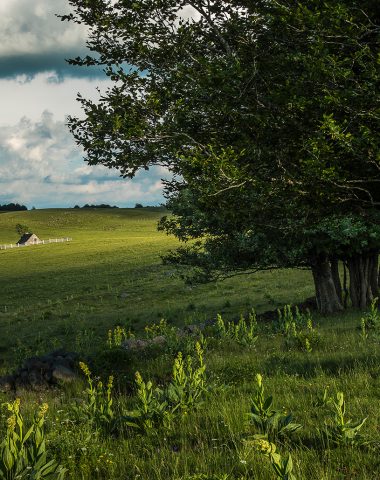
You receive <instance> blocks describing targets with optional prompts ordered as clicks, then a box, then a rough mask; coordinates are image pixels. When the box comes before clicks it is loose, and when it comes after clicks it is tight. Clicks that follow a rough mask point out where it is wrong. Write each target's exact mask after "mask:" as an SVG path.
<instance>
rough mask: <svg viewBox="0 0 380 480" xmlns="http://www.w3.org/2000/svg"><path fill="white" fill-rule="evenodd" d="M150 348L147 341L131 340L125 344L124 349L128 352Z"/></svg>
mask: <svg viewBox="0 0 380 480" xmlns="http://www.w3.org/2000/svg"><path fill="white" fill-rule="evenodd" d="M148 346H149V342H148V341H147V340H139V339H136V338H130V339H128V340H126V341H125V342H124V343H123V348H125V349H126V350H143V349H144V348H147V347H148Z"/></svg>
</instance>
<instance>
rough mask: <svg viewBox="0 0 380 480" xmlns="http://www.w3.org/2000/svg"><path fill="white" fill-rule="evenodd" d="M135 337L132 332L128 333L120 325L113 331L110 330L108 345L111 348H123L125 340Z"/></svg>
mask: <svg viewBox="0 0 380 480" xmlns="http://www.w3.org/2000/svg"><path fill="white" fill-rule="evenodd" d="M133 337H134V335H133V333H131V331H128V332H127V330H126V329H125V328H124V327H121V326H120V325H118V326H116V327H115V328H114V329H113V330H112V329H110V330H108V335H107V345H108V347H109V348H118V347H121V345H122V344H123V342H124V341H125V340H127V339H128V338H133Z"/></svg>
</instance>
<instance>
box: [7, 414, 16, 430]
mask: <svg viewBox="0 0 380 480" xmlns="http://www.w3.org/2000/svg"><path fill="white" fill-rule="evenodd" d="M15 427H16V415H12V416H10V417H9V418H8V419H7V428H8V430H10V431H12V432H13V430H14V429H15Z"/></svg>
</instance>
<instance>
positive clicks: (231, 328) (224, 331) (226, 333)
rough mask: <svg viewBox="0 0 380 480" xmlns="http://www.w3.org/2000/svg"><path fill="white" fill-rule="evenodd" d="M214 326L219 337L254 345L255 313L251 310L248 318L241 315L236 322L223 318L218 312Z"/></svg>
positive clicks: (255, 330) (255, 337)
mask: <svg viewBox="0 0 380 480" xmlns="http://www.w3.org/2000/svg"><path fill="white" fill-rule="evenodd" d="M216 328H217V332H218V335H219V337H220V338H221V339H229V340H232V341H234V342H236V343H238V344H240V345H250V346H252V345H254V344H255V343H256V340H257V338H258V335H257V320H256V313H255V311H254V310H252V311H251V312H250V313H249V316H248V320H246V319H245V318H244V316H243V315H241V316H240V319H239V321H238V322H237V323H235V322H229V321H225V320H223V318H222V316H221V315H220V314H218V315H217V319H216Z"/></svg>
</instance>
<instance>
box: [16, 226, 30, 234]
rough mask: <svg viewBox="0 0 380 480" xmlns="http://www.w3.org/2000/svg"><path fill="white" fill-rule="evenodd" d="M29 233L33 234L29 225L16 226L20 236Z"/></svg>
mask: <svg viewBox="0 0 380 480" xmlns="http://www.w3.org/2000/svg"><path fill="white" fill-rule="evenodd" d="M28 232H29V233H31V232H30V228H29V227H28V226H27V225H22V224H21V223H18V224H17V225H16V233H18V234H19V235H20V236H22V235H24V234H25V233H28Z"/></svg>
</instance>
